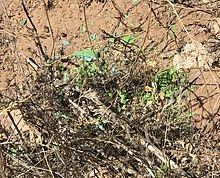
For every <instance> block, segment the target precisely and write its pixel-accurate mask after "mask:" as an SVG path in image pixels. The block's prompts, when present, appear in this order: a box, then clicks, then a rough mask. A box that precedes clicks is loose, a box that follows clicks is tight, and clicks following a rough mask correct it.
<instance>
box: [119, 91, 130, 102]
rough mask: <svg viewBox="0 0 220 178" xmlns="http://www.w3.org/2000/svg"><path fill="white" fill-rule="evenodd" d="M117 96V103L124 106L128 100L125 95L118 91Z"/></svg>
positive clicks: (123, 92)
mask: <svg viewBox="0 0 220 178" xmlns="http://www.w3.org/2000/svg"><path fill="white" fill-rule="evenodd" d="M118 96H119V102H120V103H121V104H124V105H125V104H127V103H128V101H129V99H128V97H127V94H126V92H125V91H118Z"/></svg>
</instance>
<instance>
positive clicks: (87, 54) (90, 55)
mask: <svg viewBox="0 0 220 178" xmlns="http://www.w3.org/2000/svg"><path fill="white" fill-rule="evenodd" d="M75 57H77V58H79V59H80V58H81V59H83V60H84V61H87V62H90V61H93V60H96V55H95V53H94V51H93V50H92V49H91V48H89V49H84V50H82V51H79V52H77V53H76V54H75Z"/></svg>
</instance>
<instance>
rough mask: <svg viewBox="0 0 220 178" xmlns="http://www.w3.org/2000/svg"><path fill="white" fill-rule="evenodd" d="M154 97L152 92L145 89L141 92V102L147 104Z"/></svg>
mask: <svg viewBox="0 0 220 178" xmlns="http://www.w3.org/2000/svg"><path fill="white" fill-rule="evenodd" d="M152 99H153V96H152V93H150V92H146V91H143V92H142V93H141V96H140V99H139V101H140V103H141V104H146V103H147V102H148V101H152Z"/></svg>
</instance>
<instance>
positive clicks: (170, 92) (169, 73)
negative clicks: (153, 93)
mask: <svg viewBox="0 0 220 178" xmlns="http://www.w3.org/2000/svg"><path fill="white" fill-rule="evenodd" d="M180 78H181V75H180V74H179V72H178V71H177V70H176V68H172V69H167V70H165V71H162V72H160V73H159V74H157V75H156V77H155V79H154V81H155V82H156V84H157V89H158V91H159V92H161V93H164V96H165V98H167V99H170V98H172V97H173V96H174V94H175V93H176V92H177V91H178V90H179V88H180V86H179V83H180Z"/></svg>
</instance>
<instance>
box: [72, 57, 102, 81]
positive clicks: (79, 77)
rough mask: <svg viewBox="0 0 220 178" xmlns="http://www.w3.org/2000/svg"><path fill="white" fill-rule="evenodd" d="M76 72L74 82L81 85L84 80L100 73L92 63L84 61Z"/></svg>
mask: <svg viewBox="0 0 220 178" xmlns="http://www.w3.org/2000/svg"><path fill="white" fill-rule="evenodd" d="M75 70H76V72H75V73H76V82H77V83H78V84H81V83H82V82H83V80H84V79H85V78H91V77H94V76H95V75H97V74H98V73H100V72H101V70H100V68H99V67H97V66H96V64H95V63H93V62H86V61H84V62H83V63H82V64H80V66H79V67H78V68H77V69H75Z"/></svg>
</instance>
